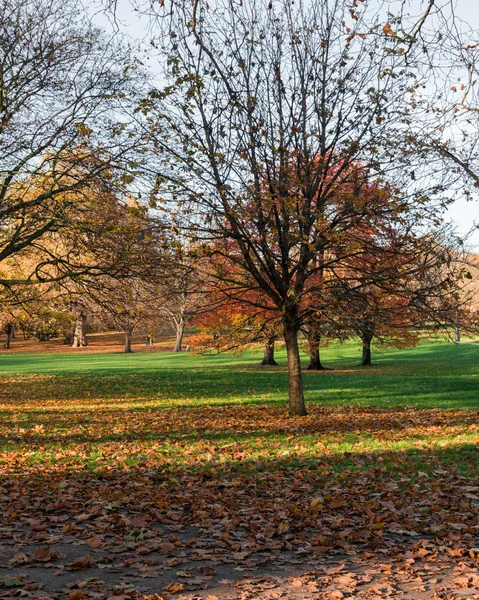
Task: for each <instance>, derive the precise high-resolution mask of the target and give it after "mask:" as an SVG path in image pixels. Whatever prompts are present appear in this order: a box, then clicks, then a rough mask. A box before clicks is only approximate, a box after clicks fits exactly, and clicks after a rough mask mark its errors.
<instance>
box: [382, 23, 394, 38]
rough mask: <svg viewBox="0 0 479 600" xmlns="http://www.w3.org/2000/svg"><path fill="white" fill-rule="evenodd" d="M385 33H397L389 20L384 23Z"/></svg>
mask: <svg viewBox="0 0 479 600" xmlns="http://www.w3.org/2000/svg"><path fill="white" fill-rule="evenodd" d="M383 33H384V34H385V35H396V32H395V31H393V30H392V28H391V25H390V23H389V21H388V22H387V23H386V25H384V27H383Z"/></svg>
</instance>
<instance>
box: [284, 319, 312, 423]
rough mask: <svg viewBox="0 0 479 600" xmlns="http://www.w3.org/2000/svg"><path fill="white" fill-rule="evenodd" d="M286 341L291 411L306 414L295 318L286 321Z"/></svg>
mask: <svg viewBox="0 0 479 600" xmlns="http://www.w3.org/2000/svg"><path fill="white" fill-rule="evenodd" d="M284 341H285V342H286V354H287V356H288V394H289V411H290V412H291V413H293V414H295V415H306V414H307V412H306V407H305V405H304V391H303V375H302V373H301V360H300V357H299V346H298V326H297V324H296V323H295V322H294V320H290V319H288V318H286V319H285V321H284Z"/></svg>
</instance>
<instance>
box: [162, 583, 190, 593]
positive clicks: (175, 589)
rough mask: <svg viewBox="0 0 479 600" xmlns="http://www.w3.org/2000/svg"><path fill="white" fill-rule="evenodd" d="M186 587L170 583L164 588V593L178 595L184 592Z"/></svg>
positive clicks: (181, 584)
mask: <svg viewBox="0 0 479 600" xmlns="http://www.w3.org/2000/svg"><path fill="white" fill-rule="evenodd" d="M184 587H185V585H184V584H183V583H169V584H168V585H167V586H165V587H164V588H163V591H164V592H167V593H168V594H177V593H178V592H181V590H183V589H184Z"/></svg>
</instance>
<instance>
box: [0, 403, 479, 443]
mask: <svg viewBox="0 0 479 600" xmlns="http://www.w3.org/2000/svg"><path fill="white" fill-rule="evenodd" d="M30 418H31V422H30V423H29V424H28V423H27V422H23V421H22V426H21V427H19V425H18V423H17V422H15V421H13V420H12V421H11V422H10V423H9V422H8V421H7V419H6V418H5V419H4V420H3V427H2V428H1V429H0V431H2V430H3V433H2V434H1V435H0V444H1V445H2V446H3V447H4V448H5V449H8V450H9V451H11V450H14V449H15V448H22V447H28V449H29V450H30V451H33V450H42V449H44V448H45V447H47V448H48V450H49V451H54V450H55V449H56V448H57V449H62V448H64V447H67V446H68V447H70V446H73V447H75V446H76V445H78V444H95V445H100V444H108V443H116V444H122V443H130V444H136V445H137V447H136V453H137V454H141V451H142V450H143V451H144V452H148V451H149V450H150V448H151V446H155V447H158V444H164V443H166V444H168V445H175V444H177V445H179V451H181V452H184V451H185V449H184V446H185V445H187V444H188V443H191V444H193V443H196V444H207V443H210V444H213V447H216V446H217V447H218V448H217V450H218V451H220V452H221V451H222V446H223V445H224V444H230V443H231V442H238V443H242V444H243V443H244V444H247V445H255V444H257V441H258V440H259V441H261V443H262V444H263V445H264V442H265V440H268V439H269V440H271V442H272V443H273V442H278V443H284V442H285V441H287V445H288V446H293V445H294V443H295V442H298V443H299V442H301V443H306V444H311V445H314V444H315V443H317V442H321V443H322V444H324V443H336V444H337V443H339V442H340V441H341V440H345V441H346V442H347V443H348V444H349V445H354V444H361V443H362V444H364V443H370V442H372V443H373V445H374V444H377V441H378V440H379V441H381V440H382V441H388V442H391V443H401V442H405V440H406V441H407V440H409V443H414V442H418V441H420V440H425V441H427V442H428V443H429V442H431V439H432V440H434V439H437V440H441V439H444V438H451V437H454V436H456V437H457V436H458V435H464V434H471V435H473V434H474V431H476V432H477V431H479V412H478V411H463V410H456V411H442V410H439V409H421V410H418V409H416V408H407V407H406V408H404V407H388V408H382V407H377V406H369V407H361V406H330V407H321V406H318V405H312V406H311V407H310V413H309V415H308V416H307V417H294V416H289V415H288V414H287V413H286V412H285V410H284V409H283V408H282V407H278V406H275V405H262V406H242V405H240V406H238V405H236V406H229V405H226V406H225V405H216V404H214V405H208V406H196V407H188V409H186V410H185V409H184V408H183V407H174V408H162V409H161V410H152V409H151V408H144V409H142V410H137V409H136V408H134V409H130V410H125V409H124V408H119V409H116V410H115V409H111V408H104V409H99V410H98V409H97V408H91V409H89V410H86V409H84V410H72V409H69V410H68V411H64V412H62V411H59V410H57V411H53V412H52V411H48V410H45V411H38V410H35V411H33V413H32V414H31V415H30ZM40 422H42V423H44V424H45V425H43V424H42V425H39V423H40ZM142 444H143V445H144V448H142Z"/></svg>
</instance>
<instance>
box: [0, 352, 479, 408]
mask: <svg viewBox="0 0 479 600" xmlns="http://www.w3.org/2000/svg"><path fill="white" fill-rule="evenodd" d="M359 351H360V349H359V347H358V346H357V345H356V344H352V343H347V344H344V345H338V344H335V345H332V346H330V347H329V348H326V349H324V350H323V352H322V358H323V363H324V364H325V365H326V366H328V367H331V368H333V369H334V370H333V371H326V372H321V373H311V372H305V373H304V380H305V390H306V397H307V400H308V402H313V403H319V404H321V405H335V404H340V405H344V404H354V405H357V404H359V405H376V406H395V405H403V406H404V405H408V406H411V405H412V406H418V407H423V408H426V407H439V408H475V407H479V346H474V345H456V344H452V343H444V342H442V343H441V342H430V343H424V344H421V345H420V346H418V347H416V348H413V349H407V350H388V351H383V352H381V353H376V355H375V356H374V365H373V367H372V368H361V367H358V357H359ZM277 359H278V362H279V363H280V364H281V366H280V367H279V368H262V367H259V366H258V363H259V360H260V354H259V353H258V352H255V353H252V352H246V353H244V354H242V355H240V356H232V355H216V356H207V357H197V356H193V355H188V354H176V355H175V354H172V353H149V354H146V353H145V354H131V355H124V354H98V355H95V354H83V355H74V354H71V353H68V354H40V355H39V354H30V355H29V354H11V355H6V354H2V355H1V356H0V374H3V375H10V376H11V375H21V376H27V375H40V376H43V377H44V382H43V384H42V386H43V391H44V392H45V395H46V396H48V394H49V393H50V392H51V387H52V386H54V387H56V386H57V384H62V383H69V385H65V386H64V385H62V386H61V387H62V388H63V389H62V394H63V395H64V396H66V397H72V398H87V397H99V398H111V399H113V398H118V397H121V398H128V399H129V400H130V401H131V402H133V401H134V400H135V399H139V400H141V405H142V406H144V403H145V401H147V400H148V399H150V400H153V401H154V402H155V406H158V405H161V404H162V403H163V402H164V404H165V405H168V406H171V405H172V404H176V405H188V406H189V405H192V404H195V403H200V404H201V403H203V402H205V401H208V402H211V403H226V404H230V403H232V404H237V403H248V404H257V403H261V404H263V403H277V402H285V400H286V385H287V374H286V369H285V366H284V365H285V363H286V358H285V353H284V351H280V352H278V353H277ZM31 387H32V388H33V387H38V380H37V378H33V379H32V380H31ZM28 388H29V386H28V383H27V380H24V381H23V390H22V391H23V392H25V393H27V394H28V393H29V389H28ZM39 392H40V393H41V390H39V391H38V390H37V392H36V393H39Z"/></svg>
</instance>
